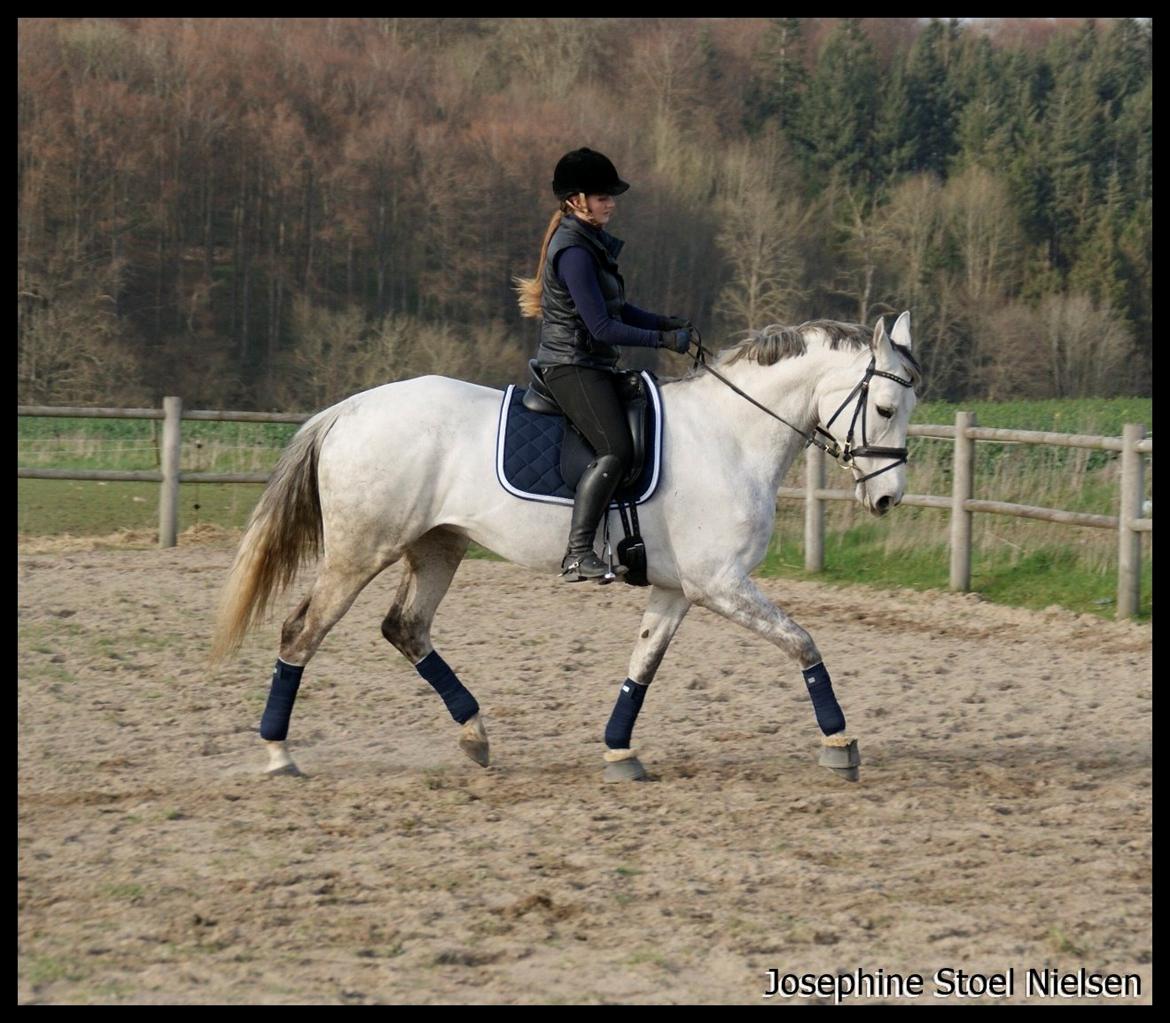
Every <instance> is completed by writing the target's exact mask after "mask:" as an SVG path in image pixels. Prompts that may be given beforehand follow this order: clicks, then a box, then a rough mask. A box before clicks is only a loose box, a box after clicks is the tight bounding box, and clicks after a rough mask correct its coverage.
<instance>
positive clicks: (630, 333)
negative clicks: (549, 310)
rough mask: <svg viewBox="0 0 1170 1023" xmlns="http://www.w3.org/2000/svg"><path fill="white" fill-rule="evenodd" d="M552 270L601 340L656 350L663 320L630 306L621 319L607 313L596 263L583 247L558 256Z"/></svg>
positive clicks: (611, 343)
mask: <svg viewBox="0 0 1170 1023" xmlns="http://www.w3.org/2000/svg"><path fill="white" fill-rule="evenodd" d="M556 259H557V261H556V264H555V265H554V266H553V270H554V271H555V273H556V275H557V279H558V280H559V281H560V282H561V283H562V284H564V285H565V287H566V288H568V289H569V295H570V296H572V299H573V304H574V305H575V306H576V307H577V312H578V313H579V314H580V315H581V319H582V320H583V321H584V323H585V326H586V327H588V328H589V333H590V334H592V335H593V336H594V337H595V338H597V340H598V341H601V342H603V343H605V344H607V345H636V346H640V347H643V348H657V347H658V343H659V334H658V332H659V330H660V329H661V328H660V327H659V323H660V321H661V319H662V318H661V317H660V316H658V315H657V314H655V313H648V312H646V311H645V310H644V309H639V308H638V307H637V306H634V305H630V303H629V302H627V303H626V304H625V305H623V306H622V313H621V316H622V318H621V319H620V320H615V319H614V318H613V317H612V316H610V315H609V313H608V312H606V309H605V299H604V298H602V296H601V285H600V284H599V283H598V281H597V264H596V263H595V262H594V260H593V256H592V255H590V253H589V252H588V251H587V250H586V249H584V248H582V247H581V246H580V245H571V246H570V247H569V248H567V249H564V250H562V251H561V252H560V253H559V254H558V255H557V257H556Z"/></svg>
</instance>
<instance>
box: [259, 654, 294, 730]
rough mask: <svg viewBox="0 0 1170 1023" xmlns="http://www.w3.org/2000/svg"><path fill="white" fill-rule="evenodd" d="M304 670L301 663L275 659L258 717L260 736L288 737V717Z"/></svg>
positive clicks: (290, 715)
mask: <svg viewBox="0 0 1170 1023" xmlns="http://www.w3.org/2000/svg"><path fill="white" fill-rule="evenodd" d="M304 672H305V666H304V665H303V664H285V663H284V661H282V660H281V659H280V658H279V657H278V658H277V659H276V670H275V671H274V672H273V673H272V688H271V689H269V690H268V703H267V704H265V706H264V716H263V717H262V718H261V719H260V738H262V739H269V740H280V741H283V740H285V739H287V738H288V719H289V718H290V717H292V709H293V704H294V703H295V702H296V699H297V690H298V689H299V688H300V686H301V675H303V674H304Z"/></svg>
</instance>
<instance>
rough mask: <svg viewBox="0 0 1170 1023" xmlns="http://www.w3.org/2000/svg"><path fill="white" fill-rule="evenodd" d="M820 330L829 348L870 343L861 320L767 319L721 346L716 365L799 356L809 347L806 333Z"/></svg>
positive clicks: (854, 347)
mask: <svg viewBox="0 0 1170 1023" xmlns="http://www.w3.org/2000/svg"><path fill="white" fill-rule="evenodd" d="M813 331H820V332H821V333H823V334H824V335H825V336H826V337H827V338H828V339H829V349H830V350H831V351H834V352H835V351H838V350H840V349H841V348H845V349H846V350H848V351H853V352H859V351H861V350H862V349H864V348H868V347H869V341H870V338H871V337H873V331H872V330H871V329H870V328H869V327H866V326H865V325H864V324H861V323H841V322H840V321H839V320H808V321H807V322H805V323H802V324H800V325H799V326H796V327H785V326H783V325H782V324H779V323H770V324H768V326H766V327H764V328H763V329H762V330H748V331H744V333H745V334H746V336H745V337H744V338H743V339H742V340H740V341H737V342H736V343H735V344H733V345H731V346H730V347H729V348H724V349H723V350H722V351H721V352H720V353H719V357H718V361H717V363H716V364H717V365H720V366H731V365H733V364H735V363H737V362H739V361H740V359H748V360H750V361H751V362H756V363H759V364H760V365H761V366H772V365H774V364H775V363H777V362H779V361H780V360H781V359H793V358H799V357H800V356H802V355H804V353H805V352H806V351H808V335H809V334H811V333H812V332H813Z"/></svg>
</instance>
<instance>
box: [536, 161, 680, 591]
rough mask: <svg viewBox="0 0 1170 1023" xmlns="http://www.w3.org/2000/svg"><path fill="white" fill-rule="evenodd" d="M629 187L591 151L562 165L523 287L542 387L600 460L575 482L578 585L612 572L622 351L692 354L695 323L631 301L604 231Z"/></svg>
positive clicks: (626, 460) (627, 449)
mask: <svg viewBox="0 0 1170 1023" xmlns="http://www.w3.org/2000/svg"><path fill="white" fill-rule="evenodd" d="M629 187H630V186H629V185H628V184H627V183H626V182H624V181H622V180H621V178H619V177H618V173H617V169H616V168H615V167H614V165H613V164H612V163H611V162H610V161H609V159H608V158H606V157H605V156H603V155H602V154H601V153H598V152H594V151H593V150H592V149H575V150H573V151H572V152H570V153H566V154H565V155H564V156H563V157H561V159H560V161H559V162H558V163H557V166H556V170H555V171H554V172H553V182H552V189H553V193H554V194H555V195H556V197H557V199H558V200H560V206H559V208H558V209H557V211H556V213H554V214H553V217H552V220H551V221H550V222H549V225H548V230H547V231H546V232H545V236H544V244H543V246H542V247H541V251H540V263H539V265H538V267H537V271H536V276H535V277H533V278H530V279H525V278H517V279H516V280H517V285H518V286H517V289H516V290H517V291H518V292H519V295H520V310H521V312H522V313H523V314H524V315H525V316H528V317H532V318H539V319H540V320H541V324H540V347H539V348H538V349H537V352H536V361H537V365H538V366H539V367H540V369H541V371H542V372H543V375H544V382H545V384H546V385H547V386H548V389H549V390H550V391H551V392H552V394H553V397H555V398H556V400H557V403H558V404H559V405H560V407H561V410H562V411H563V412H564V413H565V415H566V416H567V417H568V419H569V421H570V422H572V424H573V425H574V426H575V427H576V428H577V429H578V430H580V431H581V433H582V435H583V436H584V437H585V439H586V440H587V441H588V442H589V443H590V445H591V446H592V447H593V450H594V453H595V454H596V459H595V460H594V461H592V462H590V463H589V466H588V467H587V468H586V470H585V472H584V474H583V475H582V477H581V480H580V482H579V483H578V484H577V493H576V497H575V499H574V503H573V519H572V525H571V526H570V529H569V545H568V550H567V551H566V553H565V557H564V559H563V560H562V562H561V574H562V575H563V576H564V577H565V578H567V579H568V580H570V581H571V582H579V581H581V580H583V579H600V578H602V577H603V576H605V575H606V574H607V573H608V572H609V569H608V567H607V566H606V564H605V563H604V562H603V561H602V560H601V559H600V558H598V557H597V555H596V553H595V552H594V550H593V541H594V537H595V535H596V533H597V526H598V524H599V523H600V521H601V516H602V515H603V514H604V512H605V509H606V508H607V507H608V506H609V502H610V499H611V498H612V497H613V492H614V490H615V489H616V488H617V485H618V483H619V482H620V480H621V479H622V477H623V476H624V475H625V474H626V471H627V470H628V469H629V467H630V460H631V458H632V442H631V440H630V431H629V427H628V426H627V425H626V419H625V415H624V413H623V411H622V403H621V401H620V399H619V398H618V394H617V391H616V388H615V386H614V384H615V368H616V366H617V361H618V357H619V354H620V353H619V352H618V351H617V348H616V346H619V345H621V346H626V345H635V346H639V347H644V348H670V349H672V350H674V351H676V352H680V353H685V352H686V351H687V349H688V348H689V347H690V343H691V340H692V332H693V331H694V327H692V326H691V323H690V321H689V320H685V319H680V318H678V317H671V316H658V315H657V314H655V313H649V312H645V311H644V310H642V309H639V308H637V307H636V306H632V305H630V304H629V303H628V302H627V301H626V298H625V282H624V281H623V279H622V275H621V274H620V273H619V272H618V263H617V257H618V253H619V252H620V251H621V249H622V245H623V244H624V243H623V242H622V241H621V240H620V239H618V238H615V237H614V236H613V235H611V234H609V233H607V232H606V231H605V230H604V228H605V226H606V225H607V224H608V223H609V221H610V218H611V217H612V216H613V213H614V208H615V202H614V196H616V195H621V193H622V192H624V191H626V189H628V188H629ZM624 570H625V569H624V566H622V567H621V568H620V569H618V568H615V571H624Z"/></svg>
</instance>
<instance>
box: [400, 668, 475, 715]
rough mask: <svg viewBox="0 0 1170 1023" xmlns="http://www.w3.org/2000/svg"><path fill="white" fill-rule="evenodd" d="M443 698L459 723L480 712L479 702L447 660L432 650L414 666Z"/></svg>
mask: <svg viewBox="0 0 1170 1023" xmlns="http://www.w3.org/2000/svg"><path fill="white" fill-rule="evenodd" d="M414 669H415V671H417V672H418V673H419V674H420V675H421V676H422V677H423V678H425V679H426V680H427V681H428V682H429V683H430V684H431V685H432V686H434V687H435V692H437V693H438V694H439V695H440V696H441V697H442V698H443V702H444V703H445V704H446V705H447V709H448V710H449V711H450V712H451V717H453V718H454V719H455V721H456V722H457V723H458V724H463V723H464V722H466V721H469V720H470V719H471V718H473V717H475V715H476V714H478V713H479V704H478V703H477V702H476V700H475V697H474V696H472V695H471V693H469V692H468V691H467V689H466V688H465V687H464V685H463V683H462V682H460V681H459V678H458V676H456V674H455V672H453V671H452V670H451V669H450V667H448V665H447V662H446V661H444V660H443V658H441V657H440V656H439V653H438V651H437V650H432V651H431V652H430V653H429V654H427V655H426V657H424V658H423V659H422V660H421V661H419V662H418V664H416V665H415V666H414Z"/></svg>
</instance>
